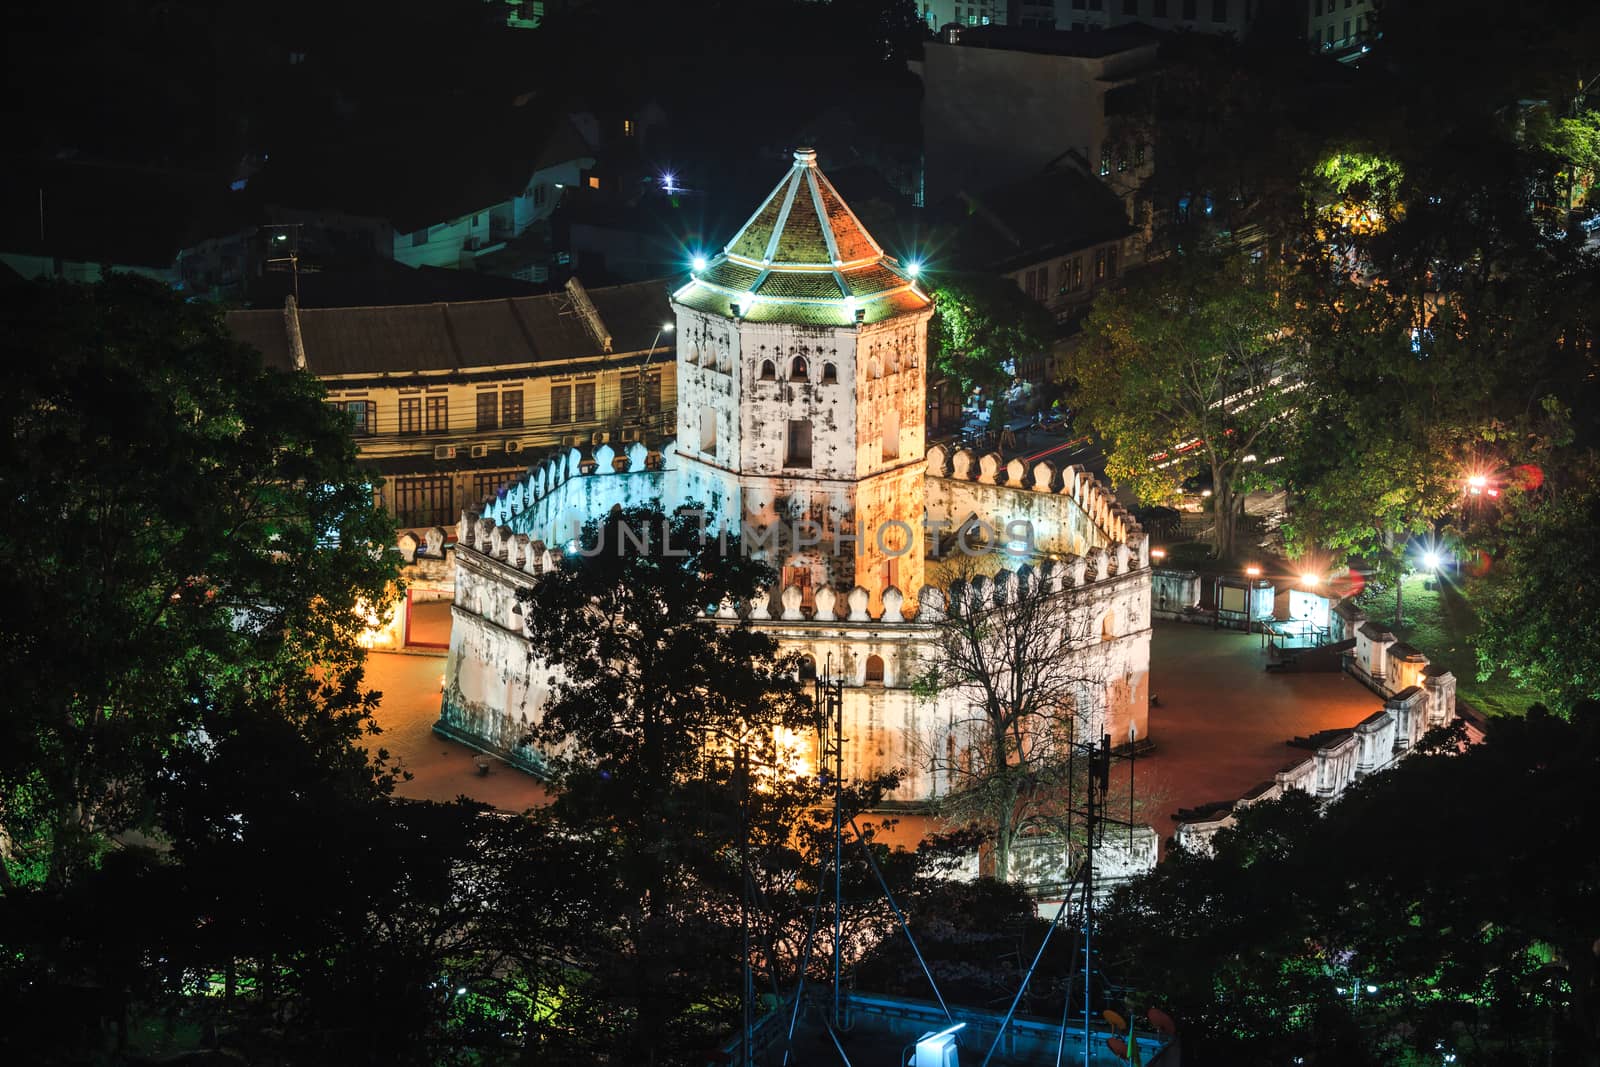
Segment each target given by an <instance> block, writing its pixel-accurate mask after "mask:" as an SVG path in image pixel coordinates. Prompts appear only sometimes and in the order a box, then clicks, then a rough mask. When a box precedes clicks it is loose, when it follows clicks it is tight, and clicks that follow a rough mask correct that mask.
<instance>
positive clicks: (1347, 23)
mask: <svg viewBox="0 0 1600 1067" xmlns="http://www.w3.org/2000/svg"><path fill="white" fill-rule="evenodd" d="M1340 39H1341V40H1345V41H1348V40H1349V39H1350V20H1349V19H1345V20H1344V31H1343V33H1342V34H1341V37H1340Z"/></svg>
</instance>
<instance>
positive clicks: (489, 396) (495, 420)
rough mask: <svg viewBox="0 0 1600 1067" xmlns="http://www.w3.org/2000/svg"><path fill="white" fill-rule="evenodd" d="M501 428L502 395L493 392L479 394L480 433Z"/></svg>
mask: <svg viewBox="0 0 1600 1067" xmlns="http://www.w3.org/2000/svg"><path fill="white" fill-rule="evenodd" d="M499 428H500V394H499V393H496V392H494V391H492V390H490V391H485V392H480V393H479V394H478V432H479V433H482V432H483V431H484V430H497V429H499Z"/></svg>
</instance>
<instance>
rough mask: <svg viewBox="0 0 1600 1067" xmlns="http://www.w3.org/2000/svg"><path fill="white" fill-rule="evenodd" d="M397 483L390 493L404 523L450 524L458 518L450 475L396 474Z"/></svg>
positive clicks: (411, 524) (401, 521)
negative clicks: (412, 475)
mask: <svg viewBox="0 0 1600 1067" xmlns="http://www.w3.org/2000/svg"><path fill="white" fill-rule="evenodd" d="M393 484H394V488H393V490H392V492H391V494H390V495H391V496H392V497H393V498H394V517H395V522H396V523H398V524H399V525H400V526H449V525H452V524H453V523H454V522H455V521H456V518H457V515H456V513H455V494H454V492H453V489H452V484H451V478H450V475H448V474H440V475H427V476H423V477H415V478H396V479H395V480H394V483H393Z"/></svg>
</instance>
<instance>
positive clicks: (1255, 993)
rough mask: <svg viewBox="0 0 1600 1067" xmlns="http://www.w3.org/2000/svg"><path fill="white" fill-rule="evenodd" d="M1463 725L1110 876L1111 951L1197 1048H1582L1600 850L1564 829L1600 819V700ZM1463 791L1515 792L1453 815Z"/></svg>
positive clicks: (1591, 1040)
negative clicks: (1387, 766)
mask: <svg viewBox="0 0 1600 1067" xmlns="http://www.w3.org/2000/svg"><path fill="white" fill-rule="evenodd" d="M1459 742H1460V735H1459V731H1458V730H1457V731H1452V732H1449V733H1446V732H1443V731H1441V732H1437V733H1436V734H1435V735H1433V736H1430V737H1429V738H1425V739H1424V744H1423V745H1422V746H1421V747H1420V748H1419V751H1418V753H1417V754H1415V755H1413V756H1411V757H1410V758H1408V759H1407V760H1406V761H1404V762H1403V763H1401V764H1400V765H1399V766H1398V767H1396V768H1395V769H1393V770H1391V771H1389V772H1386V773H1383V774H1379V775H1376V776H1374V777H1371V778H1368V779H1366V780H1365V781H1363V782H1362V783H1361V784H1360V785H1359V786H1358V787H1356V788H1355V789H1354V790H1352V791H1350V792H1349V793H1347V794H1346V796H1345V797H1344V798H1342V799H1341V800H1340V801H1339V802H1337V803H1336V804H1334V805H1333V806H1332V807H1331V808H1330V809H1329V810H1328V811H1327V813H1326V814H1325V815H1321V816H1319V815H1318V813H1317V806H1316V803H1315V802H1314V801H1313V800H1312V799H1311V798H1310V797H1309V796H1307V795H1305V794H1304V793H1300V792H1291V793H1289V794H1287V795H1286V796H1285V797H1284V798H1283V799H1281V800H1278V801H1272V802H1267V803H1260V804H1254V805H1251V806H1250V807H1248V808H1246V809H1244V810H1243V811H1241V812H1240V813H1239V822H1238V826H1237V827H1236V828H1234V829H1232V830H1227V831H1224V832H1222V833H1220V834H1218V835H1217V837H1216V838H1215V839H1214V840H1215V846H1216V852H1215V855H1214V856H1212V857H1200V856H1194V855H1189V854H1183V853H1180V854H1178V855H1176V856H1173V857H1170V858H1169V859H1167V860H1166V861H1165V862H1163V863H1162V865H1161V866H1160V867H1158V868H1157V869H1156V871H1155V872H1154V873H1153V874H1151V875H1149V876H1148V877H1146V878H1145V879H1143V880H1141V881H1140V882H1138V883H1135V884H1133V885H1132V886H1130V887H1128V888H1127V889H1126V890H1125V891H1122V892H1120V893H1119V894H1118V896H1117V898H1116V900H1115V901H1114V904H1113V907H1112V909H1111V911H1110V913H1109V915H1108V918H1107V930H1106V936H1105V937H1104V938H1103V939H1102V942H1101V943H1102V945H1104V946H1106V951H1107V953H1108V969H1110V970H1111V971H1112V973H1118V974H1120V975H1122V977H1123V979H1124V980H1126V981H1134V982H1137V983H1138V984H1139V985H1140V987H1141V988H1145V989H1150V990H1154V991H1157V995H1156V1000H1157V1002H1158V1003H1165V1004H1167V1005H1169V1006H1170V1008H1171V1010H1172V1011H1173V1014H1174V1015H1175V1016H1177V1018H1178V1020H1179V1026H1180V1029H1181V1030H1182V1033H1183V1040H1184V1053H1185V1057H1186V1058H1187V1057H1188V1056H1190V1055H1194V1056H1196V1057H1197V1058H1204V1060H1205V1061H1206V1062H1211V1061H1212V1060H1216V1061H1218V1062H1232V1061H1239V1062H1258V1063H1260V1062H1266V1063H1271V1062H1280V1063H1281V1062H1293V1061H1294V1058H1295V1057H1297V1056H1303V1057H1305V1059H1306V1062H1308V1063H1309V1062H1319V1063H1323V1062H1327V1063H1350V1064H1361V1063H1374V1064H1375V1063H1393V1062H1399V1061H1402V1058H1403V1057H1415V1058H1416V1060H1417V1061H1419V1062H1438V1060H1437V1052H1438V1049H1439V1048H1441V1047H1443V1048H1445V1049H1447V1050H1451V1051H1454V1052H1456V1053H1457V1054H1458V1055H1459V1060H1460V1062H1507V1063H1509V1062H1526V1061H1527V1060H1528V1059H1529V1058H1534V1057H1535V1056H1536V1057H1537V1058H1538V1059H1539V1060H1540V1061H1543V1060H1544V1059H1545V1058H1546V1057H1553V1058H1554V1059H1555V1060H1557V1061H1560V1060H1562V1059H1564V1058H1565V1059H1570V1061H1571V1062H1591V1061H1592V1058H1593V1056H1594V1055H1595V1054H1596V1052H1597V1050H1600V1042H1597V1038H1600V1034H1597V1031H1596V1025H1597V1024H1596V1015H1595V1013H1594V1012H1593V1010H1592V1005H1593V1004H1594V1003H1595V999H1594V998H1595V996H1596V994H1597V993H1600V988H1597V973H1596V969H1595V966H1594V954H1593V940H1594V938H1593V923H1592V916H1593V909H1594V908H1595V907H1596V905H1597V904H1600V865H1597V861H1596V859H1595V857H1594V856H1592V855H1588V854H1586V853H1584V851H1583V850H1581V849H1579V850H1577V851H1574V849H1573V847H1572V846H1573V843H1574V842H1576V841H1580V840H1587V839H1588V838H1590V837H1592V836H1593V835H1594V834H1595V833H1596V832H1597V828H1596V827H1595V826H1594V825H1593V823H1594V819H1595V817H1596V815H1595V813H1597V812H1600V804H1597V803H1596V801H1597V800H1600V796H1597V794H1596V789H1597V785H1596V781H1597V780H1596V778H1595V775H1594V773H1593V770H1594V766H1595V761H1596V759H1600V707H1596V706H1595V705H1588V706H1586V707H1584V708H1582V709H1579V711H1578V712H1577V713H1576V714H1575V715H1574V717H1573V721H1572V722H1570V723H1568V722H1563V721H1561V720H1560V719H1557V718H1555V717H1553V716H1551V715H1549V714H1547V713H1545V712H1544V710H1543V709H1542V708H1539V707H1535V708H1534V709H1531V710H1530V712H1529V714H1528V716H1527V718H1526V719H1509V718H1508V719H1497V720H1494V721H1493V722H1492V723H1491V726H1490V730H1489V734H1488V737H1487V739H1486V740H1485V742H1484V743H1483V744H1480V745H1476V746H1471V747H1469V748H1467V749H1466V750H1465V751H1464V752H1463V751H1461V750H1460V748H1459ZM1472 796H1479V797H1502V798H1505V799H1504V801H1503V802H1490V803H1485V804H1483V805H1479V806H1478V807H1477V808H1475V809H1474V812H1473V817H1472V818H1470V819H1466V818H1462V816H1461V810H1460V805H1461V798H1463V797H1472ZM1512 798H1514V801H1513V799H1512ZM1398 811H1403V812H1406V819H1405V822H1406V826H1407V827H1409V828H1410V829H1406V830H1404V831H1402V832H1396V824H1395V821H1394V820H1395V813H1396V812H1398ZM1508 885H1514V886H1521V887H1524V890H1523V891H1520V892H1508V891H1507V887H1508ZM1369 987H1371V989H1373V990H1375V991H1374V992H1369Z"/></svg>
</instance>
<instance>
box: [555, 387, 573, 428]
mask: <svg viewBox="0 0 1600 1067" xmlns="http://www.w3.org/2000/svg"><path fill="white" fill-rule="evenodd" d="M550 421H551V422H552V423H554V424H557V425H559V424H561V423H565V422H571V421H572V386H570V385H552V386H551V387H550Z"/></svg>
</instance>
